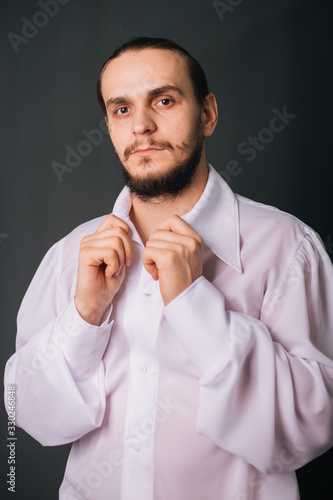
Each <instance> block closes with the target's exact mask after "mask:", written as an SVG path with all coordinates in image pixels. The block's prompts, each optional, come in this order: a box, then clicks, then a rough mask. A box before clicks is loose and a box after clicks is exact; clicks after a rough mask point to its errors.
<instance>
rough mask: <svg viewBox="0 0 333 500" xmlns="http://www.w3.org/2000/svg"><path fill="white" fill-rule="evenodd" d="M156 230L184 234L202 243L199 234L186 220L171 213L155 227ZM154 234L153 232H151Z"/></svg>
mask: <svg viewBox="0 0 333 500" xmlns="http://www.w3.org/2000/svg"><path fill="white" fill-rule="evenodd" d="M157 230H163V231H169V232H170V231H171V232H173V233H177V234H180V235H184V236H189V237H191V238H194V239H195V240H196V241H197V242H198V243H199V244H200V245H202V244H203V240H202V238H201V236H200V235H199V234H198V233H196V232H195V231H194V230H193V229H192V228H191V226H190V225H189V224H187V222H185V221H184V220H183V219H182V218H181V217H179V216H178V215H172V216H171V217H169V218H168V219H166V220H165V221H164V222H162V224H161V225H160V226H159V227H158V228H157ZM153 234H154V233H153Z"/></svg>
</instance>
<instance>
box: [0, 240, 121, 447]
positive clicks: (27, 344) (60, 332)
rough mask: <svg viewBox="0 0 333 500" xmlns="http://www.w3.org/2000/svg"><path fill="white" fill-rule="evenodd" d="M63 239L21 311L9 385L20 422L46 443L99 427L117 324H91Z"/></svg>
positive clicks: (7, 377)
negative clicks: (66, 262) (81, 307)
mask: <svg viewBox="0 0 333 500" xmlns="http://www.w3.org/2000/svg"><path fill="white" fill-rule="evenodd" d="M62 243H63V241H61V242H60V243H58V244H56V245H55V246H54V247H52V249H51V250H50V251H49V252H48V253H47V255H46V256H45V258H44V259H43V261H42V263H41V265H40V266H39V268H38V270H37V272H36V274H35V276H34V278H33V280H32V282H31V284H30V286H29V289H28V291H27V293H26V295H25V297H24V299H23V302H22V305H21V308H20V311H19V314H18V332H17V341H16V347H17V350H16V352H15V353H14V354H13V355H12V357H11V358H10V359H9V360H8V362H7V365H6V369H5V387H7V386H8V385H15V386H16V400H17V404H16V424H17V425H18V426H19V427H22V428H23V429H24V430H25V431H26V432H28V433H29V434H30V435H31V436H33V437H34V438H35V439H37V440H38V441H39V442H40V443H41V444H43V445H48V446H53V445H60V444H65V443H69V442H72V441H75V440H77V439H79V438H80V437H81V436H83V435H84V434H86V433H87V432H89V431H91V430H93V429H94V428H96V427H99V426H100V425H101V423H102V420H103V416H104V412H105V387H104V365H103V354H104V351H105V349H106V346H107V344H108V341H109V336H110V331H111V327H112V323H108V320H107V319H106V320H105V322H104V323H103V324H102V325H101V326H94V325H90V324H88V323H86V322H85V321H84V320H83V318H81V316H80V315H79V314H78V312H77V310H76V308H75V305H74V298H73V296H71V293H70V291H69V290H70V289H71V288H73V287H72V284H73V276H74V274H75V273H74V272H71V271H70V270H69V268H70V266H68V269H66V270H65V272H63V270H62V269H60V268H62V267H63V262H62V260H63V257H62Z"/></svg>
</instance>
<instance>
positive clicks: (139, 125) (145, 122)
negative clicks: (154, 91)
mask: <svg viewBox="0 0 333 500" xmlns="http://www.w3.org/2000/svg"><path fill="white" fill-rule="evenodd" d="M155 130H156V123H155V120H154V118H153V110H151V109H149V108H148V107H146V106H140V107H138V108H137V109H136V110H135V111H134V115H133V120H132V132H133V134H136V135H142V134H151V133H152V132H154V131H155Z"/></svg>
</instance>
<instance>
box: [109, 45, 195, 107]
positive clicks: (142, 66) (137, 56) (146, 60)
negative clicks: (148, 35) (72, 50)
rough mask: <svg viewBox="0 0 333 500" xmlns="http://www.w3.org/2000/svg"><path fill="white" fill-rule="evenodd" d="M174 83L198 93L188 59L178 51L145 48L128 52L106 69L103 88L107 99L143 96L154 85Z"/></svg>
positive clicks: (155, 86) (190, 91) (114, 60)
mask: <svg viewBox="0 0 333 500" xmlns="http://www.w3.org/2000/svg"><path fill="white" fill-rule="evenodd" d="M164 85H174V86H177V87H179V88H181V89H182V90H183V91H184V92H185V93H191V94H193V95H194V92H193V88H192V87H193V86H192V83H191V80H190V77H189V74H188V68H187V64H186V60H185V58H184V57H182V56H181V55H180V54H178V53H177V52H174V51H171V50H165V49H143V50H140V51H133V52H132V51H131V52H125V53H124V54H122V55H121V56H119V57H117V58H116V59H113V60H112V61H110V63H109V64H108V65H107V67H106V69H105V70H104V74H103V76H102V82H101V90H102V94H103V98H104V101H107V100H108V99H109V98H110V97H116V96H117V95H124V94H126V95H133V96H135V95H138V96H139V95H140V94H142V93H145V92H146V91H148V90H151V89H153V88H157V87H162V86H164Z"/></svg>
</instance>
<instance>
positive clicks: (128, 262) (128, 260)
mask: <svg viewBox="0 0 333 500" xmlns="http://www.w3.org/2000/svg"><path fill="white" fill-rule="evenodd" d="M131 264H132V255H131V256H130V257H128V259H127V261H126V266H130V265H131Z"/></svg>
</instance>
